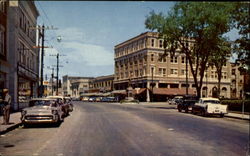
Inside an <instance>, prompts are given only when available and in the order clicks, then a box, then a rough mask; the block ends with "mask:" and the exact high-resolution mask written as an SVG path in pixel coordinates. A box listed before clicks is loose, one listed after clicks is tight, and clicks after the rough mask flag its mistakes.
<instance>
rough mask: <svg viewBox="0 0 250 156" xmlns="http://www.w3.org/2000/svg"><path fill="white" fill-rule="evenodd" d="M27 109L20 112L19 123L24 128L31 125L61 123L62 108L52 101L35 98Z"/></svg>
mask: <svg viewBox="0 0 250 156" xmlns="http://www.w3.org/2000/svg"><path fill="white" fill-rule="evenodd" d="M29 106H30V107H28V108H24V109H22V111H21V121H22V123H23V124H24V125H25V126H26V125H28V124H32V123H60V122H61V121H63V112H62V107H61V106H60V105H59V104H58V103H57V102H56V101H55V100H52V99H47V98H35V99H32V100H30V101H29Z"/></svg>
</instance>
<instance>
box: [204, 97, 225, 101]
mask: <svg viewBox="0 0 250 156" xmlns="http://www.w3.org/2000/svg"><path fill="white" fill-rule="evenodd" d="M200 99H201V100H216V101H220V100H219V99H218V98H211V97H209V98H200Z"/></svg>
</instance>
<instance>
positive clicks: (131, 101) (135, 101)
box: [120, 99, 139, 104]
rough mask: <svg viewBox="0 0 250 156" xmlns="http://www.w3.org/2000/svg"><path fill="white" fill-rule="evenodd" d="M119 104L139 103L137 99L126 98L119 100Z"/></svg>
mask: <svg viewBox="0 0 250 156" xmlns="http://www.w3.org/2000/svg"><path fill="white" fill-rule="evenodd" d="M120 103H121V104H123V103H137V104H139V100H126V99H123V100H121V101H120Z"/></svg>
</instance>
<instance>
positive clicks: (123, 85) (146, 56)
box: [114, 32, 231, 101]
mask: <svg viewBox="0 0 250 156" xmlns="http://www.w3.org/2000/svg"><path fill="white" fill-rule="evenodd" d="M186 44H188V45H189V47H192V46H194V43H193V42H192V41H188V42H187V43H186ZM114 50H115V58H114V61H115V70H114V71H115V76H114V89H115V90H125V89H127V87H128V85H129V84H131V86H132V87H133V88H134V89H135V88H136V90H137V94H141V95H140V96H139V97H140V100H142V101H150V95H151V96H152V95H153V96H154V98H155V99H158V100H160V101H165V100H166V97H168V96H174V95H184V94H186V91H185V90H186V68H185V67H186V66H185V65H186V62H185V61H186V59H185V54H182V53H180V48H179V47H177V52H176V53H175V55H173V56H170V55H168V56H167V57H165V58H163V59H160V58H161V56H162V54H163V53H164V48H163V40H162V39H160V38H159V35H158V33H156V32H145V33H142V34H140V35H138V36H136V37H134V38H131V39H129V40H127V41H125V42H122V43H120V44H118V45H116V46H115V48H114ZM222 74H223V76H222V80H221V95H222V96H224V97H230V83H231V81H230V80H231V77H230V75H231V65H230V63H229V62H227V64H226V66H224V67H223V70H222ZM206 75H208V77H206ZM206 75H205V77H204V79H203V81H204V82H203V87H202V96H203V97H204V96H213V95H214V94H215V92H216V90H217V74H216V69H215V68H208V69H207V70H206ZM152 84H153V85H152ZM188 93H189V94H196V90H195V87H194V81H193V77H192V73H191V71H190V69H189V65H188Z"/></svg>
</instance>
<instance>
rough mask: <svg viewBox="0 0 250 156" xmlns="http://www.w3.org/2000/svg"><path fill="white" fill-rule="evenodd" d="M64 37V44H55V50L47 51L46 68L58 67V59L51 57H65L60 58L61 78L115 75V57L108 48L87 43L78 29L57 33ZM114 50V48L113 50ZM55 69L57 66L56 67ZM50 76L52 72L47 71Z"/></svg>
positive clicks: (68, 29)
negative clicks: (67, 76)
mask: <svg viewBox="0 0 250 156" xmlns="http://www.w3.org/2000/svg"><path fill="white" fill-rule="evenodd" d="M57 34H58V35H59V34H60V35H61V36H62V42H60V43H54V45H52V46H53V47H54V48H52V49H46V52H45V53H46V58H45V68H47V66H52V65H56V57H55V56H53V57H52V56H50V55H56V54H57V53H59V54H60V55H65V56H62V57H60V65H62V66H63V67H62V68H60V71H59V76H62V75H66V74H68V75H78V76H100V75H109V74H113V64H114V55H113V51H109V50H107V48H105V47H103V46H101V45H96V44H91V43H87V42H85V41H84V39H83V36H84V35H83V34H84V32H82V31H81V30H80V29H78V28H67V29H63V30H61V31H60V32H58V33H57ZM112 49H113V48H112ZM54 67H55V66H54ZM46 73H47V74H50V73H51V70H49V69H46Z"/></svg>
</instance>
